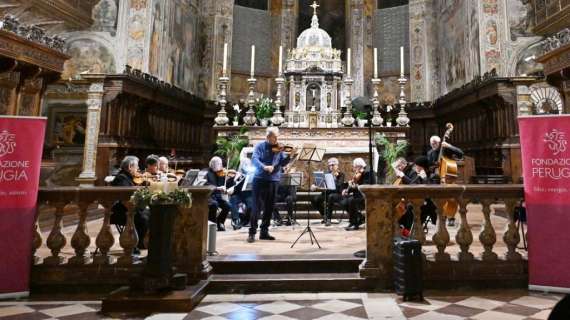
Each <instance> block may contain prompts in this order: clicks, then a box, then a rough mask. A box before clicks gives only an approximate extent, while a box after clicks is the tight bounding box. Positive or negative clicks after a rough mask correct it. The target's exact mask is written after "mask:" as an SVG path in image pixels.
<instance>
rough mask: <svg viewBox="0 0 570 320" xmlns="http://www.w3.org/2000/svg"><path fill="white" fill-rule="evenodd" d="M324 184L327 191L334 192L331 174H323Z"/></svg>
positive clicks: (334, 185) (334, 187) (334, 186)
mask: <svg viewBox="0 0 570 320" xmlns="http://www.w3.org/2000/svg"><path fill="white" fill-rule="evenodd" d="M325 184H326V186H327V189H328V190H336V183H335V182H334V175H333V174H332V173H325Z"/></svg>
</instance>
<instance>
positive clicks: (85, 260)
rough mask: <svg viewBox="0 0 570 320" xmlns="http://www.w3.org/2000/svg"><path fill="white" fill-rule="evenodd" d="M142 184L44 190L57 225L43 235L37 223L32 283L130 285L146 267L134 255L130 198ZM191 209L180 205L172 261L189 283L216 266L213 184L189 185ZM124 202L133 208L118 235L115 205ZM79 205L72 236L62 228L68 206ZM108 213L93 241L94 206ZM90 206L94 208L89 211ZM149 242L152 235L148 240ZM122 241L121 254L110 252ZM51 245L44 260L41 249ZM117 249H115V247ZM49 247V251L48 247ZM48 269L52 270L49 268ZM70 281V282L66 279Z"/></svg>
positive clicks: (44, 203) (42, 202)
mask: <svg viewBox="0 0 570 320" xmlns="http://www.w3.org/2000/svg"><path fill="white" fill-rule="evenodd" d="M136 189H137V187H94V188H78V187H59V188H40V191H39V196H38V205H39V206H38V207H42V208H43V210H46V209H48V208H53V209H54V210H52V211H53V215H54V219H53V224H52V226H51V228H50V232H49V235H48V236H47V238H45V239H43V238H42V236H41V233H40V231H39V227H38V223H36V225H35V232H34V240H33V246H32V254H33V268H32V285H33V284H34V283H35V284H39V285H49V284H62V283H63V282H66V281H67V280H69V281H67V283H69V284H72V283H79V284H81V283H91V284H93V283H97V281H99V280H101V279H103V280H101V281H103V282H105V281H108V282H109V283H106V284H108V285H110V286H113V285H118V284H125V283H128V278H129V277H132V276H133V275H136V274H137V273H138V272H140V271H142V265H143V264H144V259H140V258H139V257H138V256H137V255H133V249H134V248H135V246H136V244H137V242H138V235H137V233H136V230H135V224H134V212H135V211H134V207H133V205H132V204H131V203H130V202H129V199H130V197H131V195H132V193H133V192H134V190H136ZM189 191H190V192H191V193H192V199H193V202H192V207H191V208H189V209H181V210H180V212H179V215H178V217H177V220H176V226H175V228H174V242H173V261H174V264H175V266H176V267H177V270H178V272H183V273H187V274H188V278H189V280H190V281H192V282H194V281H196V280H200V279H205V278H207V276H208V274H209V272H210V270H211V267H210V265H209V264H208V262H207V260H206V241H207V226H208V224H207V213H208V197H209V194H210V192H211V188H210V187H196V188H189ZM116 201H121V202H122V203H123V205H125V206H126V207H127V209H128V213H127V223H126V226H125V227H124V230H123V231H122V232H121V233H120V236H119V237H118V238H116V237H115V235H114V234H113V231H112V225H111V224H110V217H111V214H112V207H113V204H114V203H115V202H116ZM72 206H75V207H76V208H77V210H75V212H76V213H74V214H76V215H77V217H76V218H77V219H76V220H77V224H76V227H75V231H74V232H73V236H71V238H68V237H66V236H65V234H64V233H63V232H62V229H63V218H64V215H65V213H66V212H67V211H68V210H67V211H66V210H65V209H66V207H67V208H69V207H72ZM94 207H95V208H98V209H99V210H101V209H102V211H103V222H102V224H101V227H100V229H99V230H98V231H97V236H96V237H95V239H94V241H93V239H92V237H91V236H90V235H89V231H88V230H87V225H88V224H87V216H88V214H89V213H90V212H91V209H93V208H94ZM88 209H90V210H88ZM147 241H148V239H147ZM116 243H118V244H119V245H120V248H121V250H122V252H121V253H120V254H119V255H118V256H116V255H111V248H112V247H113V246H114V245H115V244H116ZM69 246H70V247H71V248H73V252H74V254H73V255H72V256H71V257H68V258H65V257H64V255H63V254H62V251H63V250H65V249H69ZM46 247H47V249H49V252H51V253H50V254H49V256H47V257H44V258H43V259H42V258H41V257H40V255H39V254H38V250H40V249H45V248H46ZM115 248H116V247H115ZM44 251H45V250H44ZM45 271H49V272H47V273H46V272H45ZM85 277H87V278H85ZM64 280H65V281H64Z"/></svg>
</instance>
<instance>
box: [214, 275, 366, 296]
mask: <svg viewBox="0 0 570 320" xmlns="http://www.w3.org/2000/svg"><path fill="white" fill-rule="evenodd" d="M370 286H371V283H370V282H367V281H366V280H365V279H364V278H361V277H360V275H359V274H358V273H279V274H219V275H218V274H215V275H213V276H211V277H210V284H209V286H208V293H270V292H338V291H342V292H362V291H365V290H370V289H372V288H370Z"/></svg>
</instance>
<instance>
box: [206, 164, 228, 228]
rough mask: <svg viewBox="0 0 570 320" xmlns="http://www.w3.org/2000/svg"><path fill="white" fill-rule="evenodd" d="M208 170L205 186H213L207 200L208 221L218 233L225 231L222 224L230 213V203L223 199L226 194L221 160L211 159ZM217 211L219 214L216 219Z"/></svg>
mask: <svg viewBox="0 0 570 320" xmlns="http://www.w3.org/2000/svg"><path fill="white" fill-rule="evenodd" d="M209 165H210V168H209V169H208V173H207V174H206V185H210V186H214V187H215V189H214V191H213V192H212V194H211V195H210V199H208V220H210V221H212V222H214V223H216V224H217V227H218V231H226V229H225V227H224V223H225V222H226V218H227V216H228V213H229V212H230V203H229V202H228V200H226V198H225V197H224V194H225V193H226V185H225V184H226V173H225V171H224V166H223V164H222V158H220V157H213V158H212V159H211V160H210V164H209ZM218 209H221V212H220V214H219V215H218V216H217V217H216V214H217V213H218Z"/></svg>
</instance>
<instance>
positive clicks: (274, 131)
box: [265, 127, 279, 138]
mask: <svg viewBox="0 0 570 320" xmlns="http://www.w3.org/2000/svg"><path fill="white" fill-rule="evenodd" d="M272 134H273V135H275V136H278V135H279V128H278V127H267V129H266V130H265V137H266V138H267V137H269V136H270V135H272Z"/></svg>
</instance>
